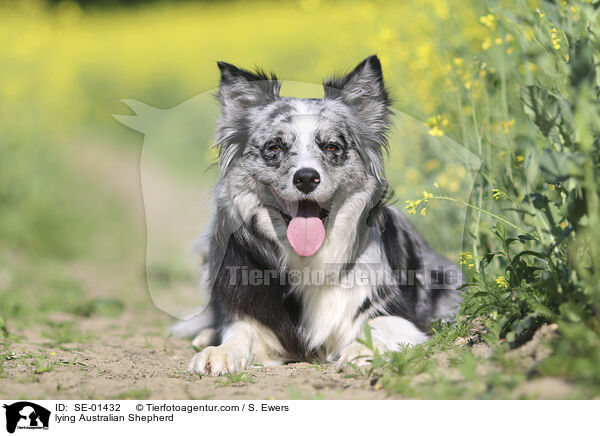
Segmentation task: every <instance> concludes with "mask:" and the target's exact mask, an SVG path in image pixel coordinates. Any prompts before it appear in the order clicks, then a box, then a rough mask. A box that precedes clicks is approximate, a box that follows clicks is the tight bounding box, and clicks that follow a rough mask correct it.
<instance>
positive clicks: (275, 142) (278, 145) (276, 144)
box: [266, 138, 283, 151]
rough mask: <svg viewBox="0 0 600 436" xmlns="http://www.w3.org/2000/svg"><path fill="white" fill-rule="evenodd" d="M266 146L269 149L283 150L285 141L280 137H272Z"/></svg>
mask: <svg viewBox="0 0 600 436" xmlns="http://www.w3.org/2000/svg"><path fill="white" fill-rule="evenodd" d="M266 148H267V150H269V151H281V150H283V141H282V140H281V139H279V138H276V139H271V140H270V141H269V142H267V144H266Z"/></svg>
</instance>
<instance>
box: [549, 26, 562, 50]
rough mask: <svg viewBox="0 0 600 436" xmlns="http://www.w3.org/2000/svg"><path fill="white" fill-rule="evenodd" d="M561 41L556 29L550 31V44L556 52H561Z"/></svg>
mask: <svg viewBox="0 0 600 436" xmlns="http://www.w3.org/2000/svg"><path fill="white" fill-rule="evenodd" d="M560 41H561V39H560V38H559V36H558V33H557V30H556V27H553V28H552V29H550V43H551V44H552V47H554V49H555V50H560Z"/></svg>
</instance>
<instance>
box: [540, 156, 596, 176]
mask: <svg viewBox="0 0 600 436" xmlns="http://www.w3.org/2000/svg"><path fill="white" fill-rule="evenodd" d="M584 162H585V156H583V155H576V154H570V153H563V152H558V151H550V150H544V153H543V155H542V158H541V159H540V167H541V170H542V177H543V178H544V180H545V181H546V182H548V183H552V184H555V183H559V182H563V181H565V180H567V179H568V178H569V177H580V176H582V170H581V168H582V166H583V164H584Z"/></svg>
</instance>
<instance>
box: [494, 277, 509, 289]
mask: <svg viewBox="0 0 600 436" xmlns="http://www.w3.org/2000/svg"><path fill="white" fill-rule="evenodd" d="M496 284H497V285H498V287H499V288H504V289H506V288H508V283H506V279H505V278H504V276H498V278H497V279H496Z"/></svg>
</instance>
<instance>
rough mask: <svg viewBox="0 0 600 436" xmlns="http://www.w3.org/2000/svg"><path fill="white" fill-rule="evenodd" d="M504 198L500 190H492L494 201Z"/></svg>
mask: <svg viewBox="0 0 600 436" xmlns="http://www.w3.org/2000/svg"><path fill="white" fill-rule="evenodd" d="M504 196H505V195H504V193H503V192H502V191H500V190H499V189H492V197H494V200H499V199H501V198H502V197H504Z"/></svg>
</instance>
